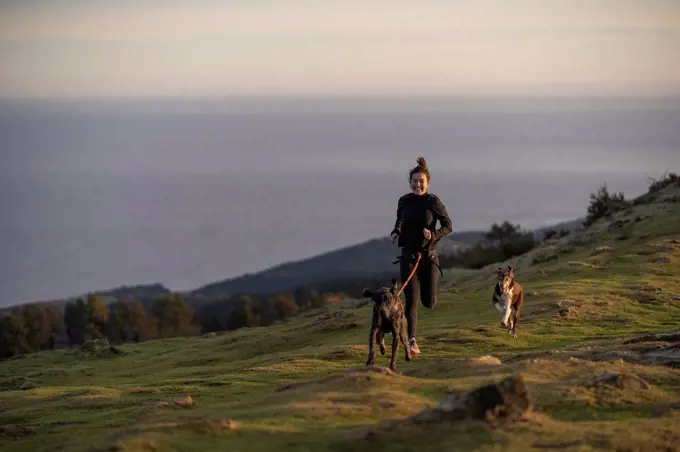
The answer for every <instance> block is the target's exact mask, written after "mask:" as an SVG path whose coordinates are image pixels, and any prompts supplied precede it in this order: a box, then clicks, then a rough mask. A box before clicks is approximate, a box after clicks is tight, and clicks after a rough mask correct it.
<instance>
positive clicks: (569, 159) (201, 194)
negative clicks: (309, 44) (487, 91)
mask: <svg viewBox="0 0 680 452" xmlns="http://www.w3.org/2000/svg"><path fill="white" fill-rule="evenodd" d="M419 156H423V157H425V158H426V159H427V162H428V164H429V167H430V172H431V175H432V180H431V185H430V192H432V193H434V194H436V195H438V196H439V197H440V199H441V200H442V201H443V203H444V204H445V206H446V208H447V211H448V213H449V215H450V217H451V219H452V222H453V228H454V230H455V231H465V230H478V229H487V228H488V227H489V226H491V224H492V223H493V222H501V221H505V220H509V221H511V222H513V223H516V224H520V225H521V226H522V227H525V228H537V227H543V226H546V225H550V224H554V223H558V222H562V221H568V220H573V219H575V218H578V217H582V216H584V215H585V214H586V210H587V206H588V202H589V196H590V194H591V193H593V192H595V191H596V190H597V189H598V187H600V186H601V185H603V184H606V185H607V187H608V189H609V190H610V191H622V192H624V194H625V195H626V196H627V197H633V196H636V195H639V194H641V193H643V192H644V191H646V189H647V186H648V184H649V182H650V180H651V179H650V178H657V179H658V178H660V177H662V176H663V174H664V173H665V172H666V171H676V172H677V171H679V170H680V98H677V97H656V98H605V97H587V98H579V97H555V98H550V97H540V98H538V97H507V98H505V97H482V98H466V97H447V98H442V97H432V98H396V97H395V98H375V99H371V98H359V99H348V98H343V99H333V98H328V99H286V98H277V99H266V98H260V99H242V98H233V99H225V98H220V99H189V100H187V99H165V100H163V99H97V100H92V99H90V100H68V99H59V100H54V99H53V100H4V101H0V306H8V305H14V304H20V303H26V302H32V301H41V300H50V299H56V298H62V297H70V296H75V295H79V294H82V293H86V292H88V291H92V290H104V289H109V288H113V287H118V286H121V285H136V284H149V283H161V284H163V285H165V286H166V287H168V288H170V289H172V290H190V289H193V288H197V287H199V286H201V285H204V284H207V283H211V282H215V281H219V280H222V279H225V278H231V277H235V276H239V275H243V274H246V273H255V272H257V271H260V270H264V269H266V268H268V267H271V266H274V265H278V264H281V263H283V262H288V261H295V260H300V259H304V258H307V257H311V256H315V255H318V254H321V253H325V252H328V251H332V250H336V249H339V248H342V247H345V246H349V245H354V244H357V243H361V242H364V241H367V240H370V239H373V238H376V237H383V236H386V235H388V234H389V232H390V230H391V229H392V227H393V224H394V220H395V214H396V206H397V199H398V198H399V196H401V195H402V194H404V193H406V192H407V191H408V171H409V169H410V168H411V167H413V166H414V165H415V164H416V158H417V157H419ZM357 265H361V263H360V262H357Z"/></svg>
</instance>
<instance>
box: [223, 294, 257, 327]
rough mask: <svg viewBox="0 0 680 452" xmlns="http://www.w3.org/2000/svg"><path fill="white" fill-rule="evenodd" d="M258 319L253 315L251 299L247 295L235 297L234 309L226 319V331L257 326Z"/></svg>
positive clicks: (253, 308) (253, 309)
mask: <svg viewBox="0 0 680 452" xmlns="http://www.w3.org/2000/svg"><path fill="white" fill-rule="evenodd" d="M259 325H260V317H259V315H257V314H256V313H255V307H254V303H253V301H252V299H251V298H250V297H249V296H247V295H237V297H236V303H235V304H234V309H233V310H232V311H231V313H230V314H229V317H228V319H227V329H230V330H235V329H238V328H243V327H247V326H259Z"/></svg>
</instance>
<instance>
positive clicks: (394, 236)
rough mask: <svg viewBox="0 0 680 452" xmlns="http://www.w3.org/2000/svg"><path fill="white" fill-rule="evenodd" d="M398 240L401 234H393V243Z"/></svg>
mask: <svg viewBox="0 0 680 452" xmlns="http://www.w3.org/2000/svg"><path fill="white" fill-rule="evenodd" d="M397 238H399V234H397V233H396V232H394V233H392V243H394V242H396V241H397Z"/></svg>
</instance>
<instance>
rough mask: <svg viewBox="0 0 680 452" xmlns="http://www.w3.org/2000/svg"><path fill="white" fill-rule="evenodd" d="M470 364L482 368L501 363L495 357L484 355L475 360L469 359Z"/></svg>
mask: <svg viewBox="0 0 680 452" xmlns="http://www.w3.org/2000/svg"><path fill="white" fill-rule="evenodd" d="M470 364H476V365H483V366H498V365H500V364H502V363H501V360H500V359H498V358H496V357H495V356H491V355H486V356H478V357H476V358H471V359H470Z"/></svg>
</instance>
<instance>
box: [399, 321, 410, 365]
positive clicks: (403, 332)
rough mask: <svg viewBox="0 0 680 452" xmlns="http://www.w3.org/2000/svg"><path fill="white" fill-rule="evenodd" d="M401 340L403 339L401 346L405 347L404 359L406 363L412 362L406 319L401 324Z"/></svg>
mask: <svg viewBox="0 0 680 452" xmlns="http://www.w3.org/2000/svg"><path fill="white" fill-rule="evenodd" d="M399 339H401V345H403V346H404V358H405V359H406V361H411V348H410V347H409V346H408V333H406V319H404V320H403V321H402V322H401V328H399Z"/></svg>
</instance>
